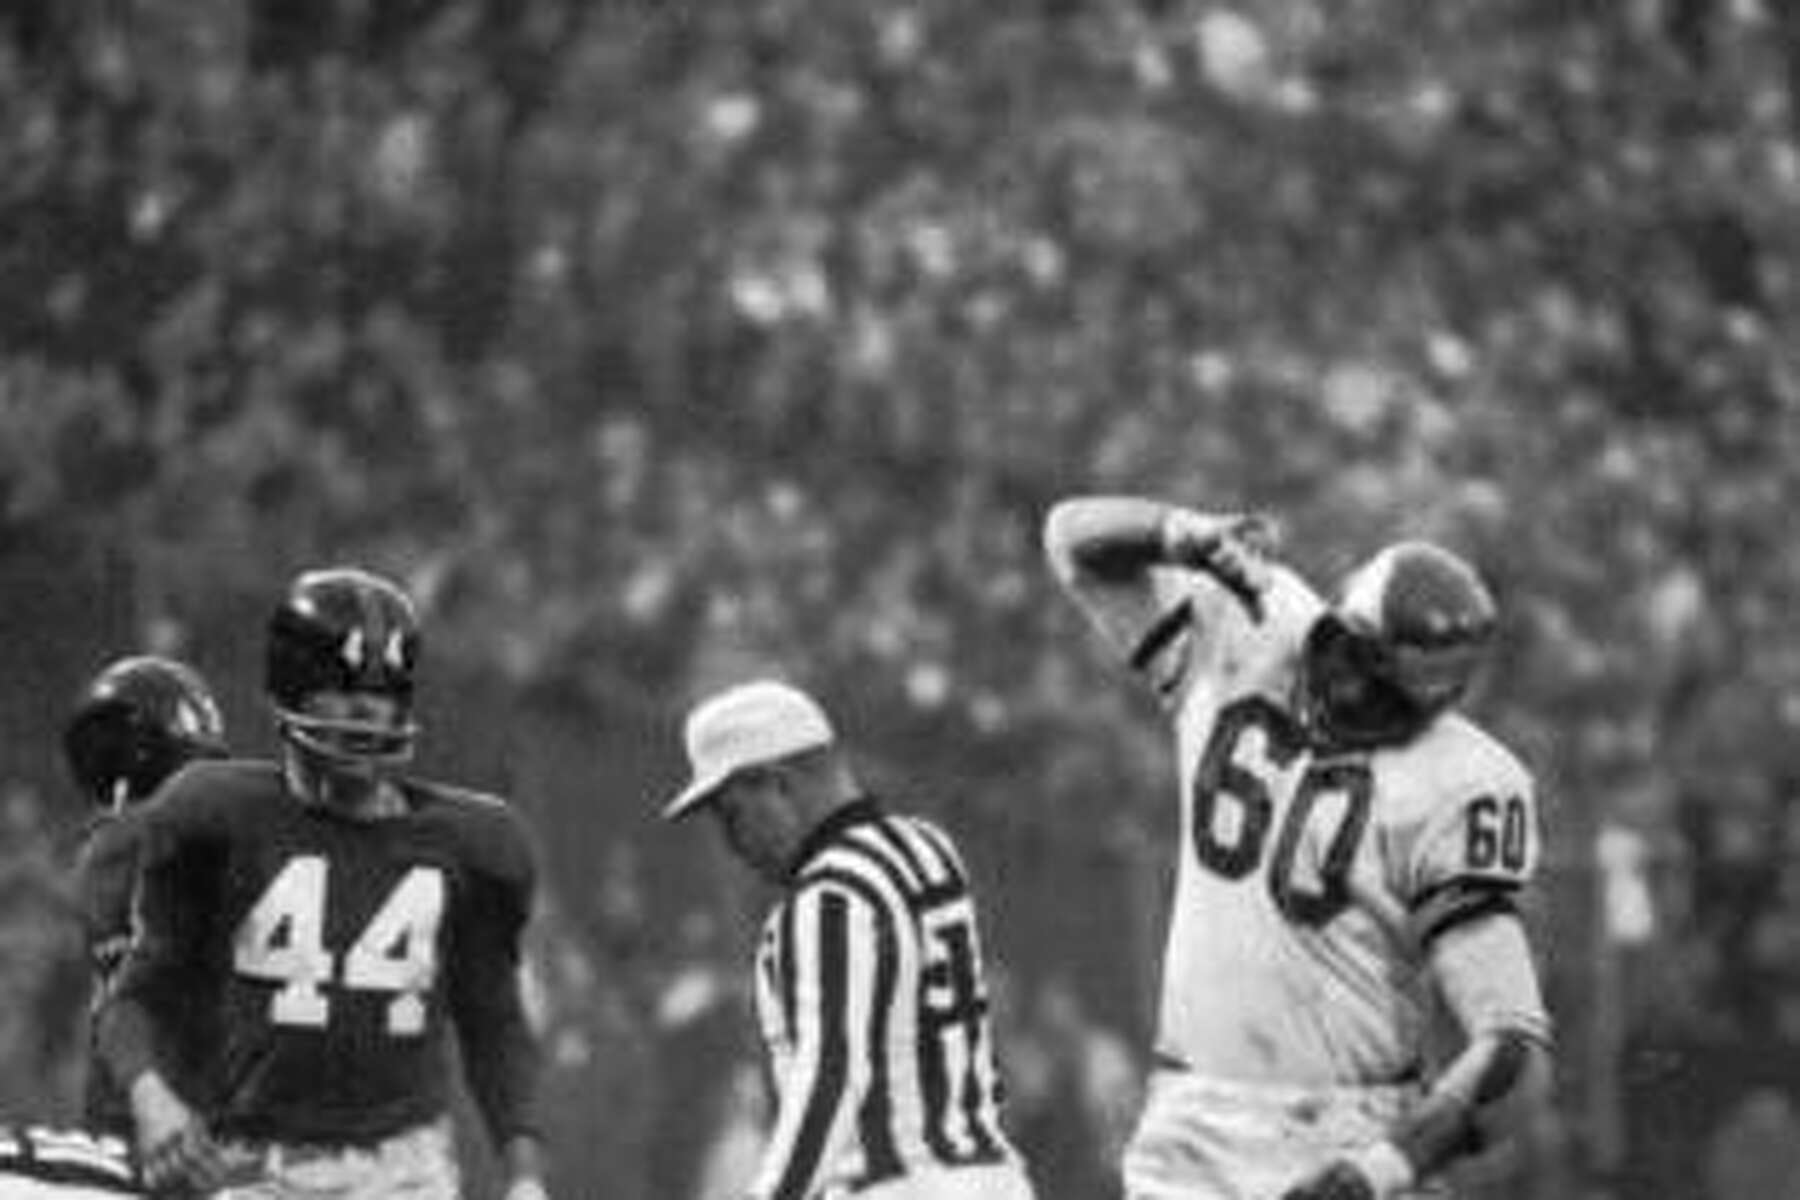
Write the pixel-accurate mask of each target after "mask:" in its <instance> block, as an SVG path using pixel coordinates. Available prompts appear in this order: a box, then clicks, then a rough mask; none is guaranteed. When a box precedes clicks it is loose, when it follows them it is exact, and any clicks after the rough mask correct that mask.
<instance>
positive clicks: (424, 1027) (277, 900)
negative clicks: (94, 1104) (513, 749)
mask: <svg viewBox="0 0 1800 1200" xmlns="http://www.w3.org/2000/svg"><path fill="white" fill-rule="evenodd" d="M419 640H420V639H419V628H418V622H417V618H416V616H415V613H414V609H413V605H412V602H411V601H410V599H409V598H408V597H407V596H406V594H405V593H404V592H403V591H402V590H401V589H400V588H399V587H397V586H396V585H395V584H393V583H391V582H389V581H387V580H385V579H382V578H380V577H378V576H375V575H372V574H369V573H368V572H365V571H361V570H356V569H353V568H333V569H328V570H320V571H312V572H308V573H306V574H303V575H301V576H300V577H299V578H298V579H296V580H295V581H294V582H293V584H292V585H291V586H290V588H289V589H288V591H287V593H286V595H285V597H284V598H283V599H282V601H281V602H280V603H279V604H278V606H277V607H276V609H275V611H274V613H273V615H272V617H271V619H270V623H269V628H268V639H267V665H266V687H267V691H268V693H269V697H270V700H271V701H272V703H273V707H274V713H275V720H276V724H277V727H278V729H279V731H280V734H281V738H282V742H283V749H282V753H281V756H280V758H279V761H261V760H227V761H224V762H217V763H203V764H197V765H195V766H193V767H191V768H190V769H188V770H186V771H184V772H182V773H181V775H180V776H178V777H177V778H176V779H174V780H172V781H171V782H170V784H169V785H168V786H166V787H165V788H164V789H163V790H162V792H161V793H160V794H159V795H158V796H157V797H156V798H155V799H154V800H153V801H152V802H151V804H150V805H148V806H146V808H145V809H144V834H143V859H142V864H141V867H140V876H139V880H140V882H139V894H138V904H137V921H136V926H135V929H134V936H133V939H132V943H131V946H130V948H129V950H128V951H127V955H126V961H125V965H124V967H123V969H122V972H121V976H120V980H119V984H118V987H117V988H116V989H115V990H114V992H113V995H112V997H111V998H110V999H109V1001H108V1003H107V1004H106V1006H105V1008H104V1010H103V1015H102V1020H101V1044H102V1050H103V1052H104V1054H105V1056H106V1058H107V1061H108V1063H109V1065H110V1066H111V1068H112V1069H113V1070H114V1071H115V1073H116V1074H117V1075H118V1077H119V1078H121V1079H125V1080H129V1081H130V1091H131V1102H132V1109H133V1113H134V1116H135V1118H136V1126H137V1129H136V1134H137V1143H138V1148H139V1153H140V1157H141V1160H142V1164H143V1168H144V1171H145V1174H146V1176H147V1178H148V1179H149V1181H150V1182H151V1183H152V1184H155V1185H161V1184H164V1183H167V1182H183V1181H185V1182H187V1183H190V1184H194V1185H199V1186H200V1187H202V1188H204V1187H210V1186H213V1185H216V1184H217V1183H218V1181H219V1178H220V1171H221V1169H222V1158H221V1148H222V1147H237V1148H241V1147H246V1146H247V1147H252V1148H259V1149H265V1150H266V1154H265V1155H264V1157H263V1169H264V1174H265V1177H266V1178H265V1180H264V1182H263V1184H262V1185H260V1187H259V1188H258V1189H256V1190H249V1191H233V1190H230V1189H227V1190H225V1191H222V1192H220V1193H219V1195H221V1196H226V1197H238V1196H242V1197H249V1196H256V1197H269V1196H277V1197H279V1196H286V1195H289V1194H299V1193H301V1192H303V1191H304V1192H305V1194H306V1195H309V1196H315V1195H316V1196H320V1197H331V1196H346V1197H347V1196H353V1195H354V1196H364V1195H407V1196H416V1197H420V1198H421V1200H454V1198H455V1197H456V1196H457V1195H458V1191H459V1183H458V1179H457V1170H456V1156H455V1152H454V1147H453V1146H452V1144H451V1138H450V1116H449V1112H450V1091H451V1082H452V1081H451V1079H450V1074H449V1073H450V1070H451V1066H450V1063H451V1062H452V1057H451V1055H450V1054H449V1053H448V1051H449V1042H450V1039H451V1038H452V1037H454V1038H455V1039H456V1040H457V1041H458V1042H459V1043H460V1049H461V1051H462V1054H461V1060H462V1062H463V1063H464V1064H465V1067H464V1069H465V1071H466V1072H467V1075H468V1083H469V1085H470V1090H471V1092H472V1094H473V1095H474V1098H475V1100H476V1102H477V1104H478V1107H479V1108H480V1110H481V1112H482V1114H483V1116H484V1118H485V1120H486V1123H487V1126H488V1129H489V1131H490V1133H491V1134H492V1136H493V1138H494V1140H495V1144H496V1147H497V1148H498V1149H499V1151H500V1154H501V1158H502V1161H503V1163H504V1168H505V1171H506V1173H507V1177H508V1192H507V1197H508V1200H533V1198H540V1197H542V1196H543V1195H544V1191H543V1186H542V1183H541V1182H540V1181H541V1177H542V1164H541V1162H540V1159H541V1153H540V1149H539V1141H538V1135H537V1133H536V1130H537V1118H536V1114H535V1113H534V1111H533V1108H534V1093H535V1091H536V1082H537V1073H538V1052H537V1046H536V1041H535V1038H534V1036H533V1034H532V1031H531V1029H530V1028H529V1026H528V1024H527V1021H526V1015H525V1010H524V1006H523V1001H522V996H521V992H520V987H519V970H518V969H519V965H520V948H521V935H522V932H523V930H524V926H525V924H526V921H527V918H528V915H529V910H530V907H531V902H532V896H533V890H534V885H535V872H534V863H533V855H532V851H531V848H530V846H529V844H528V840H527V837H526V833H525V829H524V827H523V825H522V823H521V822H520V820H519V818H518V816H517V815H516V813H515V812H514V811H513V810H512V809H511V808H509V807H508V806H507V805H505V804H504V803H502V802H501V801H499V800H498V799H495V798H492V797H488V796H483V795H479V794H476V793H473V792H469V791H465V790H461V789H458V788H453V787H448V786H445V785H443V784H439V783H434V782H428V781H426V780H423V779H419V778H416V777H414V776H412V775H410V774H407V773H405V772H404V770H403V768H404V765H405V764H406V763H407V761H408V760H409V759H410V758H411V756H412V751H413V745H414V740H415V733H416V728H415V725H414V721H413V684H414V672H415V669H416V666H417V661H418V656H419ZM195 969H199V970H201V971H203V972H204V973H205V974H206V976H207V978H208V979H209V981H210V985H211V988H212V996H211V997H210V1001H209V1002H211V1003H214V1004H216V1005H217V1006H218V1009H219V1017H220V1038H219V1045H218V1048H217V1056H218V1062H217V1069H218V1077H219V1092H218V1098H217V1102H216V1104H215V1106H214V1110H213V1113H212V1114H211V1116H210V1119H208V1120H204V1121H203V1120H202V1119H201V1117H200V1116H199V1114H197V1113H196V1112H195V1111H194V1109H193V1107H192V1106H191V1105H188V1104H186V1103H185V1102H184V1101H183V1100H182V1099H181V1097H180V1096H179V1095H178V1094H177V1093H176V1092H175V1091H174V1089H173V1088H172V1087H171V1086H170V1085H169V1081H168V1079H167V1078H166V1076H165V1075H164V1074H163V1072H162V1071H161V1069H160V1065H159V1060H158V1057H157V1049H156V1048H157V1045H158V1042H159V1030H160V1029H162V1028H163V1027H165V1026H166V1025H167V1023H168V1022H169V1021H170V1020H171V1013H170V1011H169V1007H168V1004H167V991H166V980H167V979H168V978H170V977H172V976H174V975H178V974H182V973H186V972H191V971H193V970H195ZM323 1178H328V1179H329V1180H330V1181H331V1184H330V1187H328V1188H326V1189H325V1190H318V1189H319V1188H320V1185H321V1182H322V1179H323ZM308 1189H311V1190H308Z"/></svg>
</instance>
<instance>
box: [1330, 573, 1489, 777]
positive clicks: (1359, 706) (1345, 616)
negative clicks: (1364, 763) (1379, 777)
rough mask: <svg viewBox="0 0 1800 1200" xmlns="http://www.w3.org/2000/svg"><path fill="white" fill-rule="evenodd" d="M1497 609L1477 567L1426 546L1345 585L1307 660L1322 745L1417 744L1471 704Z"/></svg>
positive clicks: (1355, 574) (1351, 576)
mask: <svg viewBox="0 0 1800 1200" xmlns="http://www.w3.org/2000/svg"><path fill="white" fill-rule="evenodd" d="M1496 619H1497V612H1496V608H1495V605H1494V601H1493V598H1492V596H1491V595H1490V594H1489V593H1488V590H1487V587H1486V585H1485V584H1484V583H1482V581H1481V579H1480V577H1479V576H1478V575H1476V573H1475V571H1474V569H1473V568H1471V567H1470V566H1469V565H1468V564H1467V563H1465V562H1463V561H1462V560H1461V559H1459V558H1457V557H1456V556H1455V555H1453V554H1451V553H1449V552H1448V551H1446V550H1443V549H1441V548H1439V547H1437V546H1433V545H1431V544H1429V543H1425V542H1402V543H1399V544H1397V545H1395V546H1390V547H1388V548H1387V549H1385V550H1383V551H1381V552H1380V553H1379V554H1377V555H1376V556H1375V557H1374V558H1372V559H1370V560H1369V561H1368V562H1367V563H1365V564H1364V565H1362V566H1361V567H1358V568H1357V569H1356V570H1355V571H1353V572H1352V573H1351V574H1350V576H1349V577H1348V578H1347V579H1346V580H1345V584H1344V588H1343V594H1342V596H1341V597H1340V599H1339V600H1338V602H1337V604H1336V605H1334V606H1333V608H1332V610H1331V611H1330V612H1328V613H1326V614H1325V615H1324V616H1323V617H1321V618H1320V619H1319V621H1318V622H1317V623H1316V624H1315V625H1314V627H1313V629H1312V631H1311V632H1310V633H1309V634H1308V636H1307V639H1306V644H1305V647H1304V649H1303V651H1302V656H1301V670H1300V682H1299V708H1300V712H1301V717H1302V720H1303V722H1304V723H1305V724H1306V725H1307V726H1308V727H1309V728H1310V729H1312V730H1313V731H1314V733H1315V735H1316V736H1318V737H1319V738H1320V739H1321V740H1322V741H1325V742H1327V743H1330V744H1333V745H1339V746H1346V747H1366V746H1379V745H1395V744H1399V743H1402V742H1406V741H1410V740H1411V739H1412V738H1413V737H1416V736H1417V735H1418V734H1419V733H1421V732H1422V731H1423V730H1424V729H1425V727H1426V726H1428V725H1429V724H1430V723H1431V722H1432V721H1433V720H1435V719H1436V718H1437V716H1438V715H1439V714H1440V713H1442V712H1444V711H1445V710H1447V709H1449V708H1450V707H1452V706H1453V705H1455V704H1456V703H1457V702H1458V701H1459V700H1461V699H1462V697H1463V695H1464V694H1465V693H1466V692H1467V691H1468V688H1469V686H1470V684H1471V683H1472V682H1473V680H1474V678H1475V675H1476V674H1477V672H1478V671H1479V670H1480V668H1481V665H1482V663H1483V662H1484V660H1485V659H1486V656H1487V650H1488V645H1489V643H1490V641H1491V640H1492V635H1493V631H1494V627H1495V624H1496Z"/></svg>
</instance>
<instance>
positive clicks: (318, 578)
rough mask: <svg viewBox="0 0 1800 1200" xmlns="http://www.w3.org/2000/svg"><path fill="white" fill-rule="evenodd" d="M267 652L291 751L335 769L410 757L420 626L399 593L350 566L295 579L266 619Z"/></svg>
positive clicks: (269, 681)
mask: <svg viewBox="0 0 1800 1200" xmlns="http://www.w3.org/2000/svg"><path fill="white" fill-rule="evenodd" d="M267 651H268V657H267V661H266V663H265V679H264V683H265V687H266V688H267V691H268V694H269V699H270V701H271V702H272V703H273V705H274V708H275V720H276V724H277V725H278V727H279V728H280V730H281V735H282V737H283V738H285V739H286V740H287V741H288V742H289V743H290V744H292V745H294V746H296V747H298V748H300V749H301V750H303V751H306V752H308V753H310V754H311V755H313V756H315V757H316V758H318V759H322V760H324V761H325V762H327V763H331V764H337V765H340V766H341V765H360V766H370V765H380V764H384V763H394V762H402V761H404V760H406V759H407V758H409V757H411V755H412V748H413V740H414V737H415V735H416V733H417V727H416V726H415V724H414V722H413V715H412V712H413V707H412V705H413V673H414V670H415V669H416V667H417V665H418V658H419V621H418V616H417V614H416V613H415V612H414V610H413V604H412V601H411V599H409V598H408V597H407V595H406V593H405V592H404V591H402V590H401V589H400V588H399V586H398V585H396V584H394V583H392V582H390V581H388V580H386V579H383V578H381V577H380V576H379V575H374V574H371V573H370V572H368V571H363V570H359V569H357V568H355V567H331V568H326V569H323V570H317V571H308V572H306V573H304V574H302V575H300V576H299V577H298V578H296V579H295V580H294V582H293V584H292V585H291V586H290V587H289V588H288V591H287V594H286V595H285V596H284V597H283V598H282V600H281V603H280V604H278V605H277V606H276V608H275V611H274V613H273V614H272V615H271V616H270V618H269V628H268V645H267Z"/></svg>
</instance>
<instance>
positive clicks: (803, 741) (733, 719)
mask: <svg viewBox="0 0 1800 1200" xmlns="http://www.w3.org/2000/svg"><path fill="white" fill-rule="evenodd" d="M836 736H837V735H836V734H835V733H834V732H833V731H832V728H831V721H830V719H829V718H827V717H826V715H825V710H824V709H822V708H820V707H819V703H818V701H816V700H814V699H813V698H812V697H811V696H808V695H807V694H806V693H805V692H803V691H801V690H800V689H799V688H796V687H792V686H790V685H788V684H785V683H780V682H778V681H776V680H772V679H759V680H757V681H755V682H754V683H743V684H739V685H737V686H736V687H731V688H727V689H725V690H724V691H722V692H719V693H717V694H716V695H713V696H710V697H708V698H707V699H705V700H703V701H701V702H700V703H699V704H697V705H695V706H694V708H693V709H692V711H690V712H689V713H688V717H687V725H686V728H685V729H684V731H683V740H684V741H686V743H687V756H688V766H689V768H690V769H691V770H692V772H693V778H692V779H691V780H690V781H689V782H688V785H687V786H686V787H684V788H682V789H681V793H680V794H679V795H677V796H676V797H675V798H674V799H673V800H671V801H669V802H668V803H667V804H666V805H664V806H663V810H662V815H663V819H664V820H665V821H672V820H674V819H675V818H676V817H679V816H681V815H682V814H684V813H687V812H689V811H691V810H692V809H694V808H696V807H698V806H699V805H701V804H703V803H705V802H706V800H707V798H708V797H710V796H711V795H712V794H713V793H714V792H716V791H718V790H719V787H720V786H721V785H722V784H724V783H725V781H726V780H727V779H729V778H731V776H733V775H735V774H736V773H737V772H739V771H742V770H744V769H745V768H746V767H755V766H760V765H762V764H763V763H770V762H774V761H776V760H777V759H782V758H786V757H787V756H788V755H790V754H798V753H800V752H801V751H802V750H811V749H814V748H816V747H819V746H826V745H830V744H831V743H832V742H833V741H834V740H836Z"/></svg>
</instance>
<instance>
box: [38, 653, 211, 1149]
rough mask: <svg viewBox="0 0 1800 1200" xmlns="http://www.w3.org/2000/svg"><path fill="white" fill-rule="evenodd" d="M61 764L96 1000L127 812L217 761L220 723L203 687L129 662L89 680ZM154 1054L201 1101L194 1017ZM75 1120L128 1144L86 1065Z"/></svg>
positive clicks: (120, 874)
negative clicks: (78, 810)
mask: <svg viewBox="0 0 1800 1200" xmlns="http://www.w3.org/2000/svg"><path fill="white" fill-rule="evenodd" d="M62 744H63V756H64V759H65V761H66V763H67V765H68V769H69V774H70V776H71V777H72V778H73V779H74V780H75V783H76V785H77V786H78V787H79V788H80V789H81V793H82V795H83V797H84V798H85V799H86V800H87V802H88V804H89V806H90V809H91V816H90V819H89V821H88V825H87V827H86V829H85V830H84V831H83V837H82V843H81V852H80V856H79V860H78V862H77V866H76V875H77V879H78V881H79V892H80V900H81V907H82V916H83V919H84V922H85V924H86V928H87V941H88V953H89V956H90V959H91V962H92V965H93V970H94V980H95V995H96V999H97V998H98V997H99V996H101V995H104V993H105V991H106V989H107V987H108V986H109V985H110V983H111V981H112V979H113V977H114V975H115V974H116V972H117V969H118V966H119V963H120V961H121V960H122V959H123V958H124V954H125V946H126V943H127V941H128V934H129V932H130V919H131V888H132V880H133V873H134V868H135V865H136V842H137V828H138V821H137V814H138V809H137V807H136V806H137V805H138V804H140V803H141V802H142V801H143V800H145V799H147V798H148V797H149V795H150V794H151V793H152V792H154V791H155V790H156V788H157V787H158V785H160V784H161V783H162V782H163V780H164V779H166V778H168V777H169V776H170V775H172V774H173V773H174V772H175V771H176V770H177V769H179V768H180V767H181V766H183V765H184V764H186V763H188V762H190V761H192V760H194V759H197V758H223V757H224V756H225V753H226V747H225V722H224V720H223V718H222V717H221V716H220V715H219V706H218V704H217V702H215V701H214V699H213V694H212V689H211V688H209V687H208V686H207V683H206V680H205V679H204V678H202V677H201V676H200V674H199V673H198V672H197V671H195V670H194V669H193V668H192V667H190V666H188V665H187V664H186V663H182V662H177V661H176V660H174V659H170V658H162V657H158V656H155V655H135V656H132V657H129V658H121V659H118V660H116V661H114V662H112V663H109V664H108V665H107V666H106V667H105V668H103V669H102V670H101V671H100V672H99V673H98V674H97V675H95V676H94V677H93V679H91V680H89V681H88V683H87V685H86V686H85V687H84V688H83V689H82V691H81V693H80V695H79V697H78V698H77V700H76V702H75V705H74V707H73V709H72V711H71V712H70V714H69V718H68V720H67V722H66V723H65V724H64V726H63V738H62ZM172 1015H173V1017H174V1019H173V1020H172V1021H171V1022H170V1026H169V1029H168V1034H169V1038H170V1041H169V1045H168V1046H167V1047H166V1048H165V1051H164V1055H163V1057H164V1061H165V1063H166V1065H167V1069H168V1077H169V1082H170V1084H171V1085H172V1086H173V1087H174V1088H175V1090H176V1091H178V1092H179V1093H181V1094H182V1095H183V1096H186V1097H188V1098H189V1099H190V1100H192V1101H194V1102H197V1103H202V1104H203V1103H204V1102H205V1101H206V1100H207V1097H208V1092H207V1089H206V1087H205V1085H204V1083H203V1081H202V1073H201V1071H200V1064H201V1063H202V1062H203V1061H204V1060H205V1058H206V1054H207V1050H208V1047H209V1044H210V1040H211V1039H210V1034H209V1033H208V1031H207V1028H206V1025H205V1023H204V1020H203V1019H202V1018H203V1017H204V1011H203V1010H199V1009H196V1008H195V1007H193V1006H191V1005H190V1006H183V1007H180V1008H177V1009H173V1010H172ZM83 1108H84V1114H85V1120H86V1122H87V1126H88V1128H90V1129H91V1130H93V1131H95V1132H97V1133H105V1134H115V1135H120V1136H129V1135H130V1132H131V1109H130V1106H129V1105H128V1104H127V1103H126V1100H125V1094H124V1092H123V1090H122V1089H121V1088H119V1087H118V1086H117V1084H115V1083H114V1082H113V1081H112V1080H111V1079H110V1078H109V1076H108V1075H107V1072H106V1071H105V1069H104V1067H103V1065H102V1064H101V1063H100V1062H99V1061H98V1060H97V1058H96V1057H95V1056H93V1055H90V1056H89V1062H88V1077H87V1090H86V1095H85V1098H84V1105H83Z"/></svg>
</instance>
